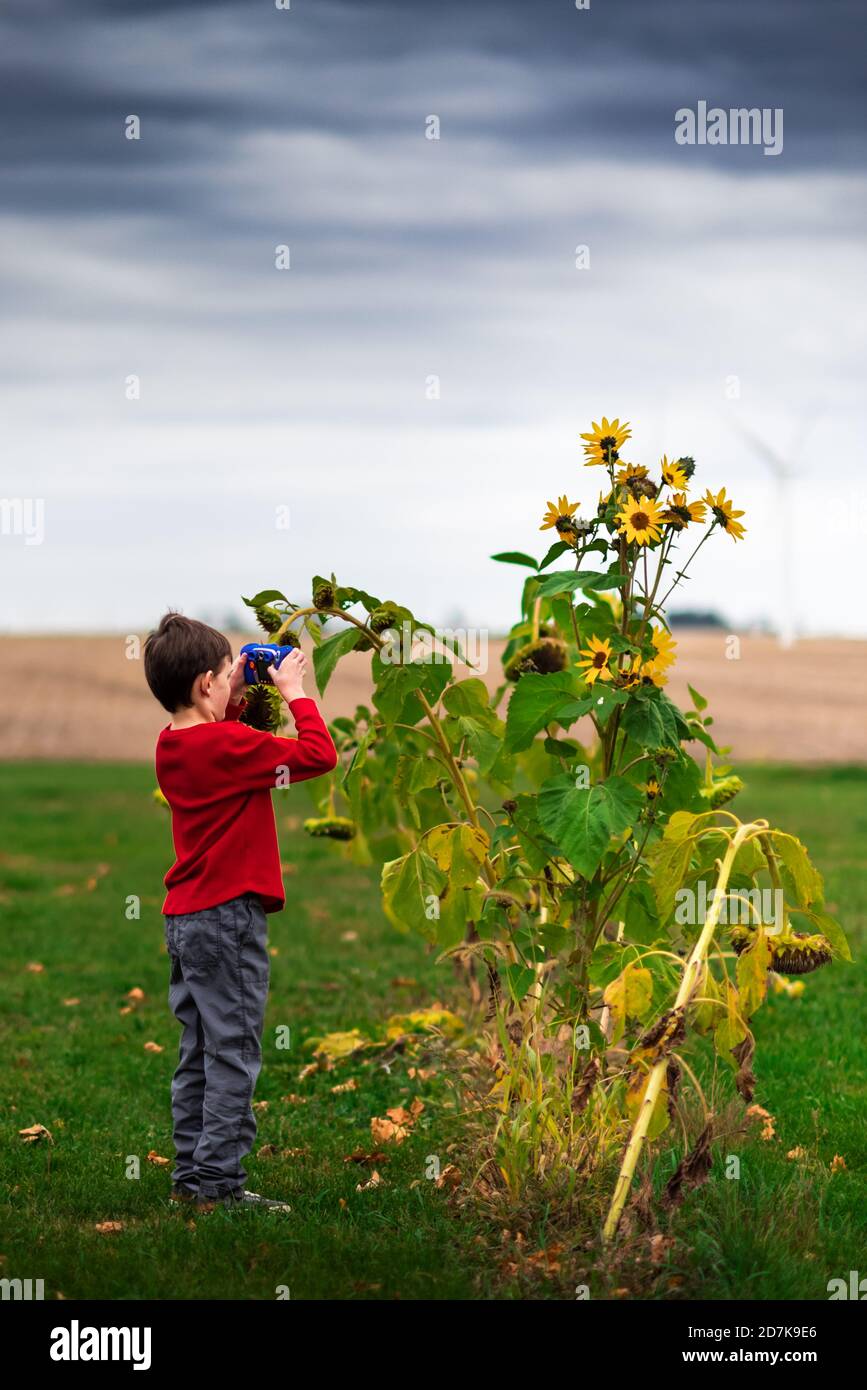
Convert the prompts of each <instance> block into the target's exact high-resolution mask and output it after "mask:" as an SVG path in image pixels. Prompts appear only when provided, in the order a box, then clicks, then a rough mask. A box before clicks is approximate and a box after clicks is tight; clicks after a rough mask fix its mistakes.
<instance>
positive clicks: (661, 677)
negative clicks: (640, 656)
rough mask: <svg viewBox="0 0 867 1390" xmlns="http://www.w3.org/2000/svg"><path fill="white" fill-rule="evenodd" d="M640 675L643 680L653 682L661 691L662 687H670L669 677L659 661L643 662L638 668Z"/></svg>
mask: <svg viewBox="0 0 867 1390" xmlns="http://www.w3.org/2000/svg"><path fill="white" fill-rule="evenodd" d="M638 673H639V675H640V676H641V678H642V680H648V681H652V682H653V684H654V685H656V686H659V687H660V689H661V688H662V686H664V685H668V676H667V675H666V674H665V667H664V666H661V665H660V663H659V662H658V661H642V663H641V665H640V666H639V668H638Z"/></svg>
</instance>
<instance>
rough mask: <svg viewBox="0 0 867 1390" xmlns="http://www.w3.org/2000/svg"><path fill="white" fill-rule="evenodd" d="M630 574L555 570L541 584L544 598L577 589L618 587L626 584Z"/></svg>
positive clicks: (540, 588)
mask: <svg viewBox="0 0 867 1390" xmlns="http://www.w3.org/2000/svg"><path fill="white" fill-rule="evenodd" d="M628 578H629V575H628V574H603V573H602V572H601V571H599V570H555V571H554V573H553V574H549V575H546V576H545V578H544V579H543V580H542V582H541V584H540V585H539V593H540V594H541V596H542V597H543V598H553V597H554V596H555V595H556V594H572V593H574V592H575V590H576V589H592V590H596V589H617V588H620V587H621V585H623V584H625V583H626V581H627V579H628Z"/></svg>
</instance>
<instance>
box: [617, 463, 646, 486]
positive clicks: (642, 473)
mask: <svg viewBox="0 0 867 1390" xmlns="http://www.w3.org/2000/svg"><path fill="white" fill-rule="evenodd" d="M648 477H650V474H649V472H648V470H647V469H646V468H645V467H644V464H642V463H627V464H624V466H623V467H622V468H621V470H620V472H619V473H618V474H617V481H618V483H619V484H620V486H621V487H625V486H628V484H629V483H631V482H632V481H633V479H638V478H648Z"/></svg>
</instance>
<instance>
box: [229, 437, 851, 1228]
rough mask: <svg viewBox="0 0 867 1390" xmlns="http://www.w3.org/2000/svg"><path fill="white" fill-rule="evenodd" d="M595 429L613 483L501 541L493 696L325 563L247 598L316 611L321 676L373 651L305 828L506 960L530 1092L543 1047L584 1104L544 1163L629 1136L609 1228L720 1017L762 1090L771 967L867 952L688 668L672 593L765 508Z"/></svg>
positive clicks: (322, 685)
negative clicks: (749, 513)
mask: <svg viewBox="0 0 867 1390" xmlns="http://www.w3.org/2000/svg"><path fill="white" fill-rule="evenodd" d="M581 438H582V441H583V446H584V453H585V466H586V467H587V468H595V469H598V470H599V471H600V476H601V477H602V479H603V483H602V487H601V489H600V491H599V494H598V498H597V500H596V502H595V503H594V504H593V505H591V506H590V507H588V508H586V509H585V510H584V511H582V510H581V509H580V504H579V502H578V501H572V500H570V497H569V495H568V494H566V493H564V494H562V495H561V496H560V497H559V498H558V499H557V501H556V502H551V501H549V502H548V503H547V509H546V511H545V512H544V514H543V516H542V521H541V527H540V530H542V531H548V532H551V533H552V534H551V536H550V540H551V544H550V546H549V548H548V549H547V552H546V553H545V554H544V555H543V556H542V557H541V558H540V559H537V558H535V557H533V556H530V555H527V554H525V553H522V552H514V551H508V552H503V553H500V554H497V555H495V556H494V557H493V558H494V559H495V560H497V561H499V562H501V563H505V564H509V565H512V566H517V567H520V568H522V569H524V570H525V571H526V574H525V577H524V582H523V585H522V591H521V598H520V614H519V617H518V620H517V621H516V623H515V624H514V626H513V627H512V629H511V631H510V632H509V634H508V637H507V641H506V644H505V649H504V651H503V655H502V664H503V679H502V681H501V682H500V684H499V685H498V687H497V688H496V689H495V690H494V691H493V692H492V691H491V690H490V689H489V687H488V685H487V684H486V683H485V682H484V681H483V680H482V679H481V677H480V674H479V673H478V672H474V671H473V670H472V668H471V667H469V666H467V665H466V664H465V661H464V654H463V652H462V650H461V648H460V645H459V643H458V642H457V641H456V640H454V638H453V637H452V636H451V635H445V636H444V635H443V634H440V633H437V631H436V630H435V629H434V628H433V627H431V625H430V624H428V623H425V622H422V621H420V620H418V619H417V618H416V617H415V615H414V614H413V613H411V612H410V611H409V610H408V609H407V608H406V607H404V606H402V605H401V604H399V603H397V602H395V601H393V600H385V601H383V600H381V599H380V598H378V597H376V596H374V595H372V594H369V593H367V592H366V591H364V590H362V589H358V588H355V587H352V586H348V585H343V584H340V583H338V581H337V579H336V578H335V576H334V575H332V576H330V578H323V577H322V576H316V577H314V580H313V584H312V594H311V600H310V601H309V602H308V603H306V604H297V603H295V602H293V601H291V600H290V599H288V598H287V597H286V596H285V595H284V594H283V593H282V592H281V591H279V590H275V589H272V590H264V591H262V592H261V593H258V594H256V595H255V596H254V597H252V598H249V599H245V600H244V602H245V603H247V604H248V605H249V606H250V607H251V608H252V609H253V610H254V611H255V612H256V615H257V618H258V620H259V622H260V625H261V626H262V628H263V630H264V631H265V632H267V633H268V634H269V636H270V637H271V638H272V640H274V641H277V642H285V641H287V640H294V641H298V640H300V638H301V635H302V633H306V634H307V636H308V637H309V639H310V640H311V641H312V644H313V664H314V671H315V675H316V680H317V683H318V686H319V690H320V692H322V693H324V691H325V689H326V686H327V684H328V681H329V679H330V678H331V675H332V674H333V672H334V670H335V667H336V665H337V663H338V662H339V661H340V660H342V659H343V658H345V657H346V656H347V655H349V653H351V652H368V653H370V671H371V678H372V694H371V697H370V702H369V704H364V705H359V706H358V707H357V708H356V709H355V711H354V712H353V713H352V714H347V715H345V716H342V717H341V718H338V719H336V720H334V721H333V723H332V725H331V731H332V735H333V737H334V739H335V743H336V745H337V748H338V752H339V754H340V759H339V763H338V767H337V768H336V769H335V772H334V773H333V774H331V776H330V777H329V779H327V781H326V779H322V782H323V783H325V786H324V790H322V791H321V792H320V791H317V787H318V786H319V784H312V791H313V794H314V796H318V797H319V802H318V805H317V812H318V814H317V815H316V816H315V817H313V818H312V819H311V820H310V821H309V822H307V824H306V828H307V829H308V831H309V832H310V833H311V834H315V835H318V836H322V837H325V838H330V839H333V840H334V841H336V842H342V845H341V852H342V853H344V854H347V855H349V856H351V857H352V858H353V859H354V861H355V862H356V863H359V864H363V865H370V866H378V869H379V873H380V881H381V889H382V902H383V909H384V911H385V913H386V915H387V916H388V918H389V919H390V921H391V922H392V923H393V924H394V926H395V927H396V928H398V929H399V930H402V931H417V932H419V933H420V934H421V935H422V936H423V937H424V938H425V939H426V940H427V941H429V942H430V943H432V944H433V945H434V946H435V947H436V948H437V949H438V950H439V951H440V953H441V955H442V956H443V957H451V958H453V959H454V960H455V961H456V963H457V964H458V965H459V966H460V967H461V968H462V969H463V970H464V971H465V972H466V976H467V978H468V980H469V983H470V988H471V990H472V991H473V996H474V998H475V999H476V1000H477V1001H481V999H482V983H481V982H482V981H483V982H484V985H485V987H486V990H487V1017H488V1018H489V1019H496V1027H497V1029H498V1030H500V1036H501V1038H503V1039H504V1040H505V1041H508V1038H512V1039H513V1040H514V1037H515V1036H516V1033H515V1030H516V1029H517V1034H518V1036H520V1038H521V1039H522V1048H521V1054H520V1055H521V1056H522V1057H523V1058H525V1059H526V1058H527V1057H529V1058H530V1059H531V1062H530V1065H531V1067H532V1071H533V1077H534V1080H533V1088H535V1086H536V1078H537V1075H538V1074H540V1073H539V1067H540V1066H541V1061H540V1059H542V1054H543V1053H544V1054H545V1057H544V1059H543V1060H544V1062H545V1066H546V1067H547V1070H546V1071H545V1076H546V1079H547V1084H548V1085H550V1086H551V1087H558V1088H559V1089H560V1092H561V1094H564V1095H565V1096H566V1098H567V1103H566V1104H565V1106H563V1107H562V1110H561V1111H558V1113H560V1114H563V1115H564V1116H565V1118H564V1119H563V1121H562V1123H561V1124H560V1125H558V1126H556V1127H551V1126H549V1127H548V1129H547V1131H545V1132H544V1133H541V1134H540V1139H539V1145H538V1151H537V1153H536V1155H535V1158H534V1159H528V1162H531V1163H533V1162H535V1163H536V1165H537V1171H541V1170H542V1169H543V1168H544V1169H545V1171H546V1172H550V1171H551V1167H552V1163H551V1158H552V1155H551V1152H550V1149H551V1145H552V1144H553V1145H554V1148H555V1151H556V1152H555V1157H556V1158H557V1159H559V1160H560V1161H561V1162H562V1163H563V1164H570V1163H574V1161H575V1155H576V1153H578V1152H579V1150H580V1152H581V1153H582V1154H586V1151H587V1143H588V1136H591V1137H592V1136H593V1135H594V1134H595V1135H596V1142H597V1145H598V1146H599V1147H604V1146H605V1144H609V1143H610V1144H616V1145H620V1144H621V1143H622V1141H623V1138H624V1137H626V1136H627V1134H628V1140H627V1143H626V1146H625V1149H624V1152H623V1161H622V1164H621V1170H620V1176H619V1178H618V1182H617V1186H616V1189H615V1193H614V1197H613V1199H612V1206H611V1211H610V1212H609V1217H608V1221H607V1223H606V1227H605V1230H606V1234H607V1235H608V1236H609V1237H610V1236H612V1235H613V1234H614V1232H615V1230H616V1229H617V1225H618V1222H619V1220H620V1216H621V1213H622V1210H623V1206H624V1203H625V1200H626V1197H627V1195H628V1192H629V1189H630V1186H631V1182H632V1178H633V1174H634V1171H635V1166H636V1163H637V1162H638V1159H639V1156H640V1153H641V1151H642V1148H643V1145H644V1144H645V1143H646V1142H647V1141H648V1140H653V1139H655V1138H656V1137H657V1136H658V1135H659V1134H661V1133H662V1131H663V1130H664V1129H665V1128H666V1127H667V1126H668V1124H669V1123H670V1121H671V1118H672V1116H673V1115H674V1114H675V1113H676V1106H677V1104H678V1102H679V1096H680V1091H681V1084H682V1081H683V1078H684V1076H686V1077H689V1078H694V1073H693V1071H692V1069H691V1068H690V1067H689V1065H688V1064H686V1063H683V1064H682V1062H681V1057H682V1054H683V1052H684V1050H685V1048H686V1047H688V1046H689V1045H690V1043H694V1040H695V1038H697V1037H701V1036H705V1037H707V1038H709V1039H710V1040H711V1043H712V1045H713V1047H714V1048H715V1049H716V1051H717V1053H718V1054H719V1055H720V1056H721V1057H722V1058H723V1059H724V1060H725V1061H726V1062H727V1063H728V1064H730V1066H731V1068H732V1074H733V1080H734V1084H735V1086H736V1087H737V1090H738V1091H739V1092H740V1094H741V1095H742V1096H743V1098H744V1099H745V1100H747V1101H748V1100H750V1099H751V1098H752V1093H753V1089H754V1086H755V1077H754V1074H753V1071H752V1057H753V1052H754V1048H755V1043H754V1039H753V1034H752V1031H751V1027H750V1020H751V1017H752V1015H753V1014H754V1013H755V1011H756V1009H758V1008H759V1007H760V1005H761V1003H762V1001H763V999H764V997H765V995H766V992H767V989H768V984H769V980H771V979H772V978H778V977H780V976H783V975H785V974H787V973H793V974H804V973H808V972H809V971H812V970H815V969H818V968H820V967H821V966H823V965H825V964H827V963H828V962H829V961H830V960H831V959H832V958H834V957H837V958H838V959H844V960H845V959H850V956H849V949H848V946H847V944H846V940H845V936H844V934H843V931H842V929H841V927H840V926H839V924H838V923H837V922H836V921H835V920H834V918H832V917H831V916H830V914H829V913H828V912H827V910H826V909H825V906H824V903H823V889H822V880H821V877H820V875H819V874H818V872H817V870H816V869H815V868H814V867H813V865H812V864H811V862H810V860H809V858H808V855H807V852H806V850H805V848H804V846H803V845H801V844H800V842H799V841H798V840H797V839H796V838H795V837H793V836H791V835H788V834H786V833H784V832H782V831H780V830H776V829H773V828H771V827H770V826H769V824H768V823H767V822H766V821H751V822H749V823H747V824H742V823H741V821H740V820H739V819H738V817H737V816H736V815H735V814H734V813H733V811H732V810H731V809H730V804H731V802H732V801H733V800H734V798H735V797H736V796H737V794H738V792H739V791H740V789H741V786H742V784H741V782H740V779H739V778H738V777H737V776H736V775H735V774H734V773H733V772H732V769H731V768H730V767H729V766H728V765H727V764H726V763H725V762H724V761H723V759H724V757H725V754H726V753H727V751H728V750H725V749H720V748H719V747H718V746H717V744H716V742H715V740H714V737H713V734H712V732H711V729H712V723H713V721H712V719H711V717H710V716H709V715H708V714H707V713H706V711H707V704H708V702H707V700H706V699H705V698H704V697H703V696H702V695H700V694H699V693H698V691H695V690H693V689H692V688H691V687H690V695H691V707H690V708H689V709H680V708H679V707H678V706H677V705H676V704H675V703H674V701H672V700H671V699H670V697H669V696H668V694H667V693H666V689H665V687H666V685H667V682H668V677H669V673H670V670H671V668H672V665H673V663H674V661H675V658H676V642H675V640H674V638H673V636H672V633H671V630H670V628H669V625H668V622H667V620H666V616H665V607H666V603H667V601H668V598H669V596H670V594H671V593H672V592H673V591H674V589H675V588H676V587H677V585H678V584H680V583H681V582H683V580H684V579H685V578H686V577H687V573H688V570H689V567H690V565H691V563H692V561H693V560H694V558H695V556H696V555H697V554H698V552H699V550H700V549H701V548H702V546H704V545H705V544H706V543H707V542H708V540H710V539H711V537H716V536H726V537H728V538H729V540H731V541H733V542H738V541H740V540H741V539H743V537H744V535H745V534H746V532H745V527H744V525H743V524H742V522H741V520H740V518H741V517H743V515H744V513H743V511H742V510H738V509H736V508H735V506H734V505H733V503H732V501H731V500H730V499H729V498H728V497H727V495H726V490H725V488H722V489H720V490H718V491H717V492H713V491H712V490H711V489H706V490H705V492H704V495H703V496H698V495H696V494H695V493H694V491H693V489H694V485H695V478H696V472H697V468H696V463H695V460H694V459H693V458H692V457H689V456H682V457H678V458H675V459H673V460H671V461H670V460H669V459H668V457H667V456H664V457H663V458H662V460H661V461H660V462H659V464H658V465H657V466H656V467H655V468H653V469H651V468H649V467H647V466H644V465H641V464H635V463H630V462H627V460H626V459H625V458H624V457H623V452H624V449H625V448H626V447H628V446H629V445H630V441H631V430H630V427H629V425H628V424H626V423H624V424H621V422H620V420H619V419H613V420H611V421H609V420H608V419H606V418H604V417H603V419H602V421H601V423H600V424H596V423H594V424H593V426H592V429H591V430H590V431H588V432H586V433H585V434H583V435H582V436H581ZM582 476H584V477H585V478H587V477H589V476H590V475H588V474H583V475H582ZM594 491H595V489H594ZM682 551H686V558H685V559H684V560H681V558H680V557H681V552H682ZM407 638H408V640H407ZM462 665H463V670H464V671H467V672H468V674H463V673H462V672H461V671H460V669H459V668H460V667H461V666H462ZM251 699H252V700H253V701H254V703H255V704H256V711H257V717H262V718H267V717H268V716H269V715H270V713H271V711H270V706H268V705H267V704H265V703H263V697H262V695H261V693H259V694H255V693H254V694H253V695H252V696H251ZM479 967H481V969H479ZM506 1027H508V1029H509V1030H510V1031H509V1033H508V1035H507V1034H505V1033H503V1031H502V1030H503V1029H504V1028H506ZM564 1038H567V1039H569V1040H570V1041H569V1045H568V1046H567V1047H565V1048H562V1047H560V1048H554V1047H552V1046H551V1040H560V1041H562V1040H563V1039H564ZM546 1040H547V1044H546ZM502 1056H503V1053H502V1052H501V1057H502ZM555 1058H556V1059H557V1060H555ZM501 1067H502V1070H503V1073H505V1072H506V1070H507V1065H506V1063H505V1062H501ZM684 1084H686V1083H684ZM697 1089H698V1088H697V1085H696V1090H697ZM495 1092H496V1101H495V1103H496V1104H502V1106H503V1107H505V1109H506V1110H508V1108H509V1107H510V1106H513V1105H514V1104H516V1103H517V1102H516V1097H518V1096H519V1095H520V1093H521V1088H520V1086H519V1085H517V1084H516V1078H515V1076H511V1077H509V1076H506V1075H505V1074H503V1075H501V1076H500V1078H499V1081H498V1083H497V1087H495ZM534 1094H535V1092H534ZM504 1097H508V1099H503V1098H504ZM699 1097H700V1093H699ZM700 1099H701V1097H700ZM702 1103H703V1100H702ZM500 1118H501V1120H502V1119H503V1116H502V1115H501V1117H500ZM708 1123H710V1118H709V1119H708ZM554 1131H555V1132H554ZM606 1136H607V1137H606ZM705 1142H708V1141H707V1137H705ZM509 1185H510V1186H513V1182H512V1181H511V1180H510V1184H509Z"/></svg>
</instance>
